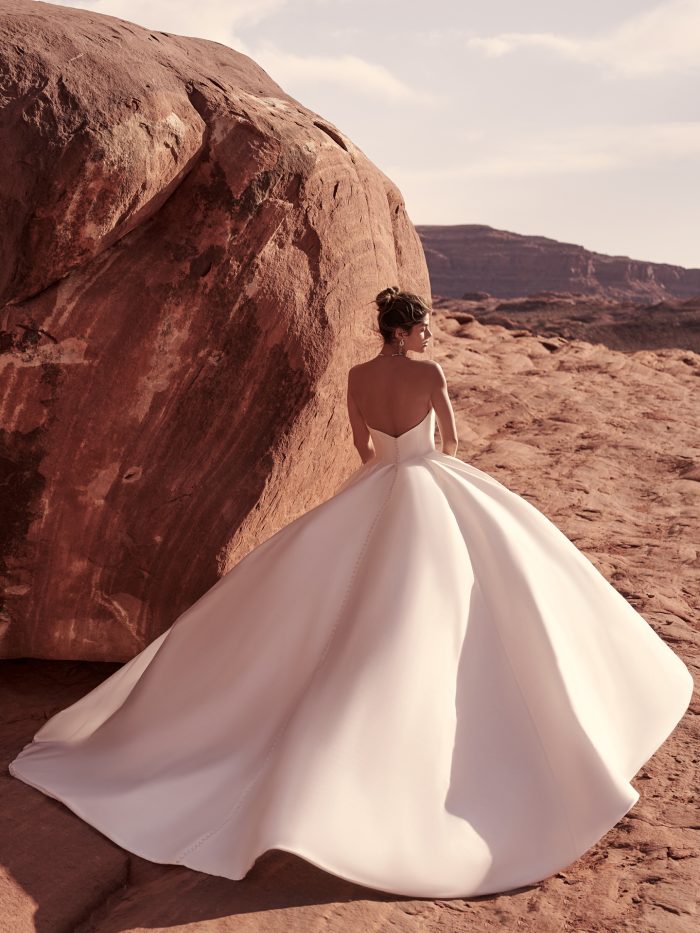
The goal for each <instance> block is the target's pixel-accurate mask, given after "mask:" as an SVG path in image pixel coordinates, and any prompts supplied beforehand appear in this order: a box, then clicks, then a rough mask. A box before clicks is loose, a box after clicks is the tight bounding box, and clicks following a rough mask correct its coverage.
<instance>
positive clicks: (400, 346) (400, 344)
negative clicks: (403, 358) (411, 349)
mask: <svg viewBox="0 0 700 933" xmlns="http://www.w3.org/2000/svg"><path fill="white" fill-rule="evenodd" d="M399 352H403V337H401V340H399Z"/></svg>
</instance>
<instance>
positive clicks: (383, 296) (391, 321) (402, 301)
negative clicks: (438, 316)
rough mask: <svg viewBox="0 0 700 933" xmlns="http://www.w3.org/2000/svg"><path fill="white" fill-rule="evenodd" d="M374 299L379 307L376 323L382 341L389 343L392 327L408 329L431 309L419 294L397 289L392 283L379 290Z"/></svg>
mask: <svg viewBox="0 0 700 933" xmlns="http://www.w3.org/2000/svg"><path fill="white" fill-rule="evenodd" d="M374 301H375V303H376V305H377V308H378V309H379V313H378V314H377V323H378V325H379V331H380V333H381V335H382V337H383V338H384V343H391V341H392V340H393V339H394V328H396V327H402V328H404V329H405V330H410V329H411V328H412V327H413V325H414V324H419V323H420V322H421V321H422V320H423V318H424V316H425V312H426V311H430V310H431V308H430V305H429V304H428V303H427V302H426V301H425V300H424V299H423V298H421V297H420V295H414V294H413V292H402V291H399V289H398V288H396V287H395V286H394V285H390V286H389V287H388V288H385V289H383V291H381V292H379V294H378V295H377V297H376V298H375V299H374Z"/></svg>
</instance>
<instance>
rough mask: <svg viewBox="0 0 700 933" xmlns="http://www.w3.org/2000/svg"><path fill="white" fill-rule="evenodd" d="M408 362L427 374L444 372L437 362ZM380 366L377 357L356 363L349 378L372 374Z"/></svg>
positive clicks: (411, 360) (351, 368) (412, 360)
mask: <svg viewBox="0 0 700 933" xmlns="http://www.w3.org/2000/svg"><path fill="white" fill-rule="evenodd" d="M406 362H407V363H409V364H410V365H411V366H413V367H420V368H421V369H423V370H425V371H426V372H428V371H431V370H432V371H433V372H442V367H441V366H440V364H439V363H438V362H436V361H435V360H420V359H412V358H410V357H409V359H407V360H406ZM379 365H380V361H379V358H378V357H376V356H373V357H372V358H371V359H369V360H365V361H364V362H363V363H355V365H354V366H351V367H350V369H349V370H348V376H349V375H350V374H353V375H359V374H361V373H366V372H371V371H372V370H374V369H377V368H378V367H379ZM384 365H385V364H383V363H381V366H382V368H384ZM402 365H403V364H402Z"/></svg>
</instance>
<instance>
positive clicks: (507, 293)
mask: <svg viewBox="0 0 700 933" xmlns="http://www.w3.org/2000/svg"><path fill="white" fill-rule="evenodd" d="M416 230H417V231H418V233H419V235H420V238H421V241H422V243H423V248H424V250H425V258H426V260H427V262H428V268H429V270H430V281H431V285H432V290H433V294H434V295H441V296H443V297H445V298H462V297H465V293H473V292H488V293H489V294H490V295H494V296H496V297H498V298H512V297H515V296H519V295H530V294H532V293H533V292H540V291H543V290H545V289H549V290H555V291H559V292H579V293H581V294H583V295H598V296H600V297H603V298H609V299H616V300H618V301H619V300H624V299H632V300H636V301H641V302H647V303H649V302H653V301H660V300H662V299H664V298H669V297H671V298H672V297H676V298H692V297H700V269H684V268H683V267H682V266H673V265H670V264H668V263H659V262H644V261H642V260H638V259H630V258H629V257H628V256H606V255H605V254H604V253H596V252H592V251H591V250H587V249H584V248H583V246H577V245H576V244H575V243H560V242H559V241H558V240H553V239H550V238H549V237H544V236H524V235H521V234H518V233H511V232H509V231H508V230H495V229H494V228H493V227H488V226H486V225H485V224H456V225H454V226H429V225H419V226H417V227H416ZM470 297H471V296H470Z"/></svg>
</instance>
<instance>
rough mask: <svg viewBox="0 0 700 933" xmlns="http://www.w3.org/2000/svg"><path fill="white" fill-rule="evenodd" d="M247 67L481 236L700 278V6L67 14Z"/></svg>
mask: <svg viewBox="0 0 700 933" xmlns="http://www.w3.org/2000/svg"><path fill="white" fill-rule="evenodd" d="M54 5H58V6H61V5H62V6H71V7H78V8H86V9H90V10H94V11H95V12H101V13H106V14H109V15H111V16H118V17H120V18H121V19H126V20H130V21H132V22H135V23H139V24H140V25H142V26H147V27H149V28H151V29H156V30H161V31H163V32H172V33H178V34H180V35H187V36H199V37H201V38H205V39H213V40H215V41H216V42H221V43H223V44H224V45H228V46H230V47H231V48H233V49H236V50H238V51H240V52H243V53H245V54H246V55H249V56H250V57H251V58H253V59H254V60H255V61H256V62H257V63H258V64H259V65H260V66H261V67H262V68H263V69H264V70H265V71H266V72H267V73H268V74H269V75H270V77H272V78H273V80H275V81H276V82H277V83H278V84H279V85H281V86H282V87H283V88H284V90H285V91H286V92H287V93H288V94H290V95H291V96H292V97H294V98H296V99H297V100H298V101H300V103H302V104H303V105H304V106H306V107H308V108H309V109H311V110H313V111H314V112H316V113H318V114H320V115H321V116H323V117H324V118H326V119H327V120H329V121H330V122H331V123H334V124H335V125H336V126H337V127H338V128H339V129H340V130H341V131H342V132H343V133H344V134H345V135H347V136H348V137H349V138H350V139H351V140H352V141H353V143H354V144H355V145H356V146H357V147H359V148H360V149H361V150H362V151H363V152H364V153H365V155H367V156H368V158H369V159H371V161H372V162H374V164H375V165H377V166H378V167H379V168H380V169H381V170H382V171H383V172H384V173H385V174H386V175H388V176H389V177H390V178H391V179H392V180H393V181H394V182H395V183H396V184H397V185H398V187H399V189H400V190H401V193H402V194H403V197H404V200H405V202H406V208H407V211H408V215H409V217H410V219H411V220H412V222H413V223H414V224H463V223H466V224H471V223H477V224H488V225H489V226H492V227H496V228H498V229H502V230H509V231H512V232H514V233H521V234H528V235H540V236H547V237H552V238H553V239H556V240H562V241H565V242H568V243H577V244H580V245H581V246H584V247H586V248H587V249H591V250H596V251H598V252H602V253H608V254H612V255H622V256H630V257H632V258H634V259H642V260H648V261H652V262H669V263H673V264H677V265H682V266H687V267H692V268H697V267H700V171H699V168H700V0H615V2H614V3H611V2H610V0H586V2H585V3H581V2H580V0H576V2H572V0H528V2H527V3H523V2H522V0H429V2H426V0H72V2H70V3H62V2H59V3H56V4H54Z"/></svg>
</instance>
